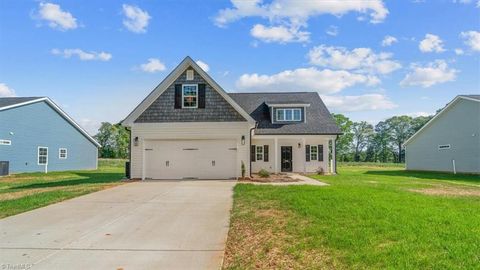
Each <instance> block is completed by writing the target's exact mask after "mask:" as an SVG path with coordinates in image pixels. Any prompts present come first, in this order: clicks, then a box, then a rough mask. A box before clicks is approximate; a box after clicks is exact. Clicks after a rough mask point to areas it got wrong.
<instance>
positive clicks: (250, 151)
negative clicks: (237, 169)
mask: <svg viewBox="0 0 480 270" xmlns="http://www.w3.org/2000/svg"><path fill="white" fill-rule="evenodd" d="M257 124H258V122H255V126H254V127H253V128H251V129H250V134H249V135H250V140H249V141H250V144H249V146H248V153H249V155H248V157H249V160H250V162H249V164H250V168H249V169H250V173H249V174H250V178H251V177H252V157H251V156H250V155H251V154H252V150H251V149H252V131H253V130H254V129H256V128H257Z"/></svg>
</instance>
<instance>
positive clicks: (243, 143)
mask: <svg viewBox="0 0 480 270" xmlns="http://www.w3.org/2000/svg"><path fill="white" fill-rule="evenodd" d="M241 142H242V145H245V135H242V141H241Z"/></svg>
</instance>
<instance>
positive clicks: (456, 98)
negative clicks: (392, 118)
mask: <svg viewBox="0 0 480 270" xmlns="http://www.w3.org/2000/svg"><path fill="white" fill-rule="evenodd" d="M460 99H466V100H471V101H476V102H480V100H478V99H475V98H469V97H465V96H457V97H455V98H454V99H453V100H452V101H451V102H450V103H448V104H447V106H445V107H444V108H443V109H442V110H441V111H440V112H439V113H437V114H436V115H435V116H434V117H433V118H432V119H430V121H428V122H427V123H426V124H425V125H423V127H422V128H421V129H419V130H418V131H417V132H415V134H413V135H412V136H411V137H410V138H408V140H406V141H405V142H404V143H403V145H404V146H406V145H407V144H408V143H410V142H411V141H412V140H413V138H415V137H417V136H418V134H420V133H421V132H422V131H423V130H425V129H426V128H427V127H429V126H430V125H431V124H432V123H433V121H435V120H436V119H437V118H439V117H440V115H442V114H443V113H444V112H446V111H447V110H448V109H449V108H450V107H452V106H453V104H456V103H457V101H458V100H460Z"/></svg>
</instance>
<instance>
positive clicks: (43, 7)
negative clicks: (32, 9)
mask: <svg viewBox="0 0 480 270" xmlns="http://www.w3.org/2000/svg"><path fill="white" fill-rule="evenodd" d="M38 17H39V18H40V19H42V20H45V21H47V22H48V26H50V27H51V28H56V29H60V30H63V31H64V30H69V29H75V28H77V27H78V25H77V19H76V18H75V17H73V15H72V14H71V13H70V12H67V11H63V10H62V9H61V7H60V6H59V5H57V4H52V3H44V2H40V4H39V8H38Z"/></svg>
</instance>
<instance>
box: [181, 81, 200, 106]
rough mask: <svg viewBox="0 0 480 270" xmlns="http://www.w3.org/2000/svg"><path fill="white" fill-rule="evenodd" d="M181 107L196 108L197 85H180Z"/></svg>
mask: <svg viewBox="0 0 480 270" xmlns="http://www.w3.org/2000/svg"><path fill="white" fill-rule="evenodd" d="M182 108H198V85H197V84H184V85H182Z"/></svg>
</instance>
